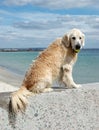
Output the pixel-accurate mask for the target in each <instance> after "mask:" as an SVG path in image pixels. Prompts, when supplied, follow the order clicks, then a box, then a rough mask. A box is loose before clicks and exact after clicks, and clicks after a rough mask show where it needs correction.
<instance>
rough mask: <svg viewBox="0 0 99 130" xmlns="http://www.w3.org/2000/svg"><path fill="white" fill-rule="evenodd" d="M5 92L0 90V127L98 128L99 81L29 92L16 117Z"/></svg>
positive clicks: (45, 129) (9, 129)
mask: <svg viewBox="0 0 99 130" xmlns="http://www.w3.org/2000/svg"><path fill="white" fill-rule="evenodd" d="M85 86H86V85H85ZM87 86H88V85H87ZM94 86H95V87H94ZM9 94H10V93H0V130H99V84H97V85H94V84H93V85H91V87H90V85H89V86H88V87H84V88H80V89H65V90H63V91H60V90H59V91H56V92H51V93H42V94H39V95H36V96H33V97H31V98H30V99H29V105H28V107H27V109H26V112H25V113H23V114H22V113H19V114H18V115H17V116H16V117H15V116H14V115H12V114H11V113H9V112H8V102H9Z"/></svg>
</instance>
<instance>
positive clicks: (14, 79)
mask: <svg viewBox="0 0 99 130" xmlns="http://www.w3.org/2000/svg"><path fill="white" fill-rule="evenodd" d="M23 78H24V75H20V74H17V73H15V72H13V71H11V70H10V69H8V68H6V67H2V66H0V82H4V83H6V84H9V85H12V86H15V87H20V85H21V83H22V80H23Z"/></svg>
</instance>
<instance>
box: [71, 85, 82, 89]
mask: <svg viewBox="0 0 99 130" xmlns="http://www.w3.org/2000/svg"><path fill="white" fill-rule="evenodd" d="M72 87H73V88H80V87H81V84H75V85H73V86H72Z"/></svg>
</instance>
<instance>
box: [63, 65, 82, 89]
mask: <svg viewBox="0 0 99 130" xmlns="http://www.w3.org/2000/svg"><path fill="white" fill-rule="evenodd" d="M62 82H63V83H64V84H65V85H66V87H68V88H78V87H80V85H78V84H76V83H75V82H74V81H73V77H72V66H71V65H69V64H66V65H64V66H63V77H62Z"/></svg>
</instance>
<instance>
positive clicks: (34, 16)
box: [0, 0, 99, 48]
mask: <svg viewBox="0 0 99 130" xmlns="http://www.w3.org/2000/svg"><path fill="white" fill-rule="evenodd" d="M73 28H78V29H80V30H81V31H82V32H83V33H84V34H85V47H84V48H99V0H1V1H0V48H35V47H47V46H48V45H49V44H50V43H51V42H53V41H54V40H55V39H56V38H58V37H62V36H63V35H64V34H66V33H67V32H68V31H69V30H71V29H73Z"/></svg>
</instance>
